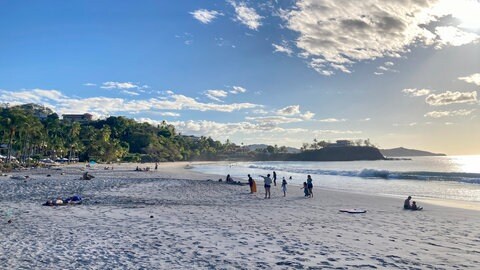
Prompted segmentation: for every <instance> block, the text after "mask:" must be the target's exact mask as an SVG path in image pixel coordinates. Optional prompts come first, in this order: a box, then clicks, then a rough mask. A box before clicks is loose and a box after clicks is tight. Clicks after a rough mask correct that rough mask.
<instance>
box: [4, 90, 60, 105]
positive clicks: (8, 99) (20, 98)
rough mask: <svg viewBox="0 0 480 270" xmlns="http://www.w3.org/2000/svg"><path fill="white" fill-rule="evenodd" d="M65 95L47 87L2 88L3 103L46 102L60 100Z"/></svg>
mask: <svg viewBox="0 0 480 270" xmlns="http://www.w3.org/2000/svg"><path fill="white" fill-rule="evenodd" d="M64 98H65V96H64V95H63V94H62V93H61V92H60V91H58V90H53V89H52V90H46V89H39V88H35V89H22V90H21V91H7V90H0V100H2V103H11V104H22V103H38V104H45V103H47V104H48V103H50V102H51V101H54V102H58V101H61V100H62V99H64Z"/></svg>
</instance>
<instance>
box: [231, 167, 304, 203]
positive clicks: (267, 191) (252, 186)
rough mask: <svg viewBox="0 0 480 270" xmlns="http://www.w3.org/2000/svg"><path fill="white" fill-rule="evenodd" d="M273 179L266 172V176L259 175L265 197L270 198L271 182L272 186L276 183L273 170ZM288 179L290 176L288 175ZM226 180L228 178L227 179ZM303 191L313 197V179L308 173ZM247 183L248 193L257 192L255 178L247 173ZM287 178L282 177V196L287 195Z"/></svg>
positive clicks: (275, 175) (275, 174)
mask: <svg viewBox="0 0 480 270" xmlns="http://www.w3.org/2000/svg"><path fill="white" fill-rule="evenodd" d="M272 175H273V179H272V178H271V177H270V174H267V176H263V175H260V177H262V178H263V187H264V188H265V199H270V197H271V188H272V184H273V186H276V185H277V173H276V172H275V171H273V173H272ZM289 179H290V180H291V179H292V177H291V176H290V178H289ZM227 181H228V180H227ZM303 184H304V187H303V188H304V192H305V196H306V197H310V198H311V197H313V181H312V177H311V176H310V175H308V177H307V182H304V183H303ZM248 185H249V186H250V193H255V192H257V183H256V182H255V180H253V178H252V176H251V175H250V174H249V175H248ZM287 185H288V183H287V180H286V179H285V177H283V178H282V184H281V188H282V192H283V197H285V196H287Z"/></svg>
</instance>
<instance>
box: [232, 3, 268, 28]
mask: <svg viewBox="0 0 480 270" xmlns="http://www.w3.org/2000/svg"><path fill="white" fill-rule="evenodd" d="M230 4H231V5H232V6H233V7H234V8H235V13H236V20H237V21H239V22H240V23H242V24H244V25H246V26H247V27H248V28H250V29H251V30H258V27H260V26H261V25H262V22H261V20H262V18H263V17H262V16H260V15H258V13H257V12H256V11H255V9H253V8H251V7H248V6H247V4H246V3H244V2H239V3H237V2H235V1H233V0H232V1H230Z"/></svg>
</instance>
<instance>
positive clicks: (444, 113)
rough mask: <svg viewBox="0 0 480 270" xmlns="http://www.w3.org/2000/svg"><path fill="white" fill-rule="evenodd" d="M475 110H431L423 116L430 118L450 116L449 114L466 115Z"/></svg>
mask: <svg viewBox="0 0 480 270" xmlns="http://www.w3.org/2000/svg"><path fill="white" fill-rule="evenodd" d="M474 111H475V110H457V111H432V112H429V113H426V114H425V115H424V116H425V117H431V118H442V117H450V116H467V115H470V114H471V113H472V112H474Z"/></svg>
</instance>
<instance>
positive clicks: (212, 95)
mask: <svg viewBox="0 0 480 270" xmlns="http://www.w3.org/2000/svg"><path fill="white" fill-rule="evenodd" d="M227 95H228V93H227V92H226V91H223V90H207V91H205V96H207V97H208V98H209V99H212V100H215V101H220V102H222V100H221V98H226V97H227Z"/></svg>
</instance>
